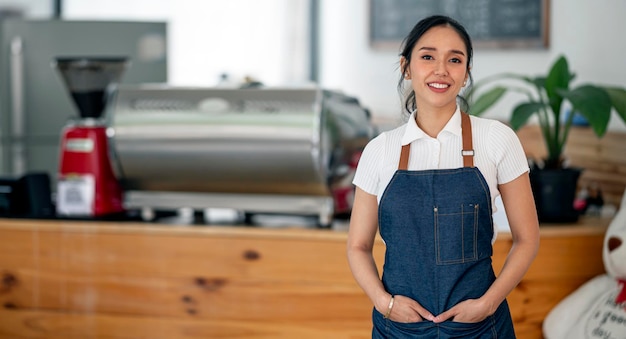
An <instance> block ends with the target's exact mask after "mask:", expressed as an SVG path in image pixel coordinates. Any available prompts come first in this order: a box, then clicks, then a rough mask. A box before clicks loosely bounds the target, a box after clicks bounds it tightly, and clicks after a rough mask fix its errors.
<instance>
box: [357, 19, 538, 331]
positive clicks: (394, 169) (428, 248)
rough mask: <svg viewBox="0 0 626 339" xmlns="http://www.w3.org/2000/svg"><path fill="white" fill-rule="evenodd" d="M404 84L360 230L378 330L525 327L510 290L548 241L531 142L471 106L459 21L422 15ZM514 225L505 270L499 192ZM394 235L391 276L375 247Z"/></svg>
mask: <svg viewBox="0 0 626 339" xmlns="http://www.w3.org/2000/svg"><path fill="white" fill-rule="evenodd" d="M401 51H402V52H401V57H400V80H399V82H398V89H399V91H400V92H401V93H402V94H404V93H405V91H404V87H405V84H406V83H407V82H409V81H410V89H409V90H408V93H407V96H406V99H405V101H404V109H405V110H406V113H410V117H409V119H408V122H407V123H406V124H405V125H403V126H400V127H398V128H396V129H393V130H391V131H387V132H384V133H382V134H380V135H379V136H378V137H376V138H375V139H373V140H372V141H370V143H369V144H368V145H367V146H366V148H365V150H364V151H363V154H362V157H361V160H360V162H359V165H358V168H357V171H356V175H355V178H354V181H353V182H354V184H355V185H356V186H357V188H356V194H355V200H354V206H353V209H352V217H351V220H350V227H349V234H348V245H347V246H348V261H349V264H350V268H351V269H352V273H353V275H354V277H355V279H356V281H357V283H358V284H359V285H360V286H361V288H362V289H363V290H364V291H365V293H366V294H367V296H368V297H369V298H370V300H371V301H372V303H373V305H374V309H373V311H372V322H373V325H374V328H373V331H372V337H373V338H388V337H411V338H433V337H435V336H436V337H438V338H452V337H454V338H457V337H463V338H487V337H494V338H495V334H496V333H497V337H502V338H514V337H515V332H514V329H513V322H512V319H511V315H510V312H509V306H508V304H507V301H506V297H507V295H508V294H509V293H511V291H512V290H513V288H514V287H515V286H516V285H517V284H518V283H519V282H520V281H521V279H522V277H523V276H524V274H525V273H526V271H527V270H528V268H529V266H530V264H531V262H532V261H533V259H534V257H535V255H536V253H537V250H538V247H539V226H538V222H537V215H536V212H535V204H534V201H533V196H532V192H531V188H530V182H529V177H528V164H527V163H526V157H525V154H524V150H523V149H522V146H521V144H520V141H519V139H518V138H517V136H516V135H515V133H514V132H513V131H512V130H511V129H510V128H509V127H507V126H505V125H504V124H502V123H500V122H497V121H495V120H488V119H482V118H477V117H470V116H469V115H467V114H466V113H465V111H466V110H467V105H466V104H465V105H463V104H464V103H465V102H464V101H463V99H462V98H461V97H460V96H459V93H460V91H461V89H462V88H463V87H464V86H466V85H467V82H468V81H469V82H470V84H471V73H470V70H471V65H472V42H471V39H470V37H469V35H468V34H467V32H466V31H465V29H464V28H463V26H461V25H460V24H459V23H458V22H457V21H455V20H454V19H452V18H449V17H445V16H431V17H427V18H424V19H422V20H421V21H420V22H418V23H417V24H416V25H415V27H414V28H413V29H412V30H411V32H410V33H409V35H408V36H407V37H406V38H405V40H404V42H403V47H402V49H401ZM498 196H502V201H503V203H504V206H505V209H507V207H510V206H515V208H514V209H512V208H511V209H507V217H508V221H509V225H510V228H511V235H512V243H513V246H512V248H511V251H510V252H509V253H508V259H507V261H506V263H505V264H504V266H503V268H502V270H501V271H500V274H499V275H498V277H497V278H496V275H495V273H494V269H493V267H492V261H491V256H492V253H493V243H494V241H495V237H496V233H495V230H494V222H493V213H494V212H495V208H494V207H493V206H494V202H495V199H496V198H497V197H498ZM377 233H380V236H381V237H382V238H383V240H384V242H385V245H386V251H385V264H384V266H383V274H382V278H380V277H379V274H378V268H377V266H376V261H375V259H374V256H373V246H374V240H375V237H376V234H377Z"/></svg>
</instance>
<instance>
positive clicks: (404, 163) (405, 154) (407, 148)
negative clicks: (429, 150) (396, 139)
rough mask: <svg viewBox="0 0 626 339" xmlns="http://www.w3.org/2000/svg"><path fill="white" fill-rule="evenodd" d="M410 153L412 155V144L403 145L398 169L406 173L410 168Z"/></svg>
mask: <svg viewBox="0 0 626 339" xmlns="http://www.w3.org/2000/svg"><path fill="white" fill-rule="evenodd" d="M409 153H411V144H406V145H402V151H400V164H399V165H398V169H399V170H401V171H406V170H407V169H408V167H409Z"/></svg>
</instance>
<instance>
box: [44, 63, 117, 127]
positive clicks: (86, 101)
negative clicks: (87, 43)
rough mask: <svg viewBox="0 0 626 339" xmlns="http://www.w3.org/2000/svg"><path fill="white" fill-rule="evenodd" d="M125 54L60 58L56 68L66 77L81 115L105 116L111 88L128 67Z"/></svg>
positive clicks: (55, 64) (66, 84) (66, 82)
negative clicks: (103, 114) (119, 55)
mask: <svg viewBox="0 0 626 339" xmlns="http://www.w3.org/2000/svg"><path fill="white" fill-rule="evenodd" d="M128 63H129V62H128V59H127V58H124V57H67V58H66V57H61V58H56V59H55V60H54V61H53V63H52V66H53V67H55V68H56V69H57V70H58V71H59V73H60V75H61V77H62V78H63V80H64V83H65V86H66V88H67V89H68V91H69V93H70V95H71V97H72V99H73V100H74V103H75V104H76V106H77V108H78V113H79V116H80V117H81V118H95V119H98V118H100V117H101V116H102V113H103V111H104V107H105V105H106V102H107V99H108V94H109V92H110V87H111V86H114V85H116V84H117V83H118V82H119V80H120V78H121V76H122V73H123V72H124V71H125V70H126V68H127V66H128Z"/></svg>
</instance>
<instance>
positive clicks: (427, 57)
mask: <svg viewBox="0 0 626 339" xmlns="http://www.w3.org/2000/svg"><path fill="white" fill-rule="evenodd" d="M422 59H424V60H432V59H433V57H432V56H430V55H422Z"/></svg>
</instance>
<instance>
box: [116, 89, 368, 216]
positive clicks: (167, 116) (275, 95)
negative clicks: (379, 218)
mask: <svg viewBox="0 0 626 339" xmlns="http://www.w3.org/2000/svg"><path fill="white" fill-rule="evenodd" d="M109 118H110V122H109V123H110V126H111V127H110V128H111V131H112V133H111V135H112V138H111V145H112V148H113V152H114V163H115V167H116V169H117V172H118V173H117V176H118V178H120V180H121V185H122V187H123V189H124V196H125V207H126V208H128V209H141V210H143V211H144V213H143V214H144V215H151V213H152V214H153V212H154V211H158V210H166V209H176V208H193V209H206V208H231V209H235V210H238V211H241V212H243V213H244V214H245V215H246V216H249V215H253V214H263V213H269V214H294V215H311V216H317V218H318V223H319V225H321V226H328V225H330V224H331V222H332V220H333V217H334V216H335V215H337V214H338V213H346V212H349V210H350V208H351V201H352V195H351V193H352V192H353V190H352V189H353V188H352V184H351V179H352V175H353V174H354V169H355V168H356V163H357V162H358V158H359V156H360V154H361V151H362V149H363V147H364V146H365V144H366V143H367V142H368V141H369V140H370V139H371V138H372V137H373V136H374V134H375V131H374V128H373V127H372V125H371V123H370V116H369V113H368V111H367V110H366V109H364V108H363V107H362V106H361V105H360V104H359V102H358V100H356V99H355V98H352V97H349V96H346V95H344V94H341V93H338V92H333V91H327V90H323V89H320V88H317V87H304V88H263V87H262V88H248V89H227V88H183V87H169V86H150V85H124V86H120V87H119V88H118V91H117V94H116V96H115V98H114V99H113V102H112V103H111V104H110V113H109Z"/></svg>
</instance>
